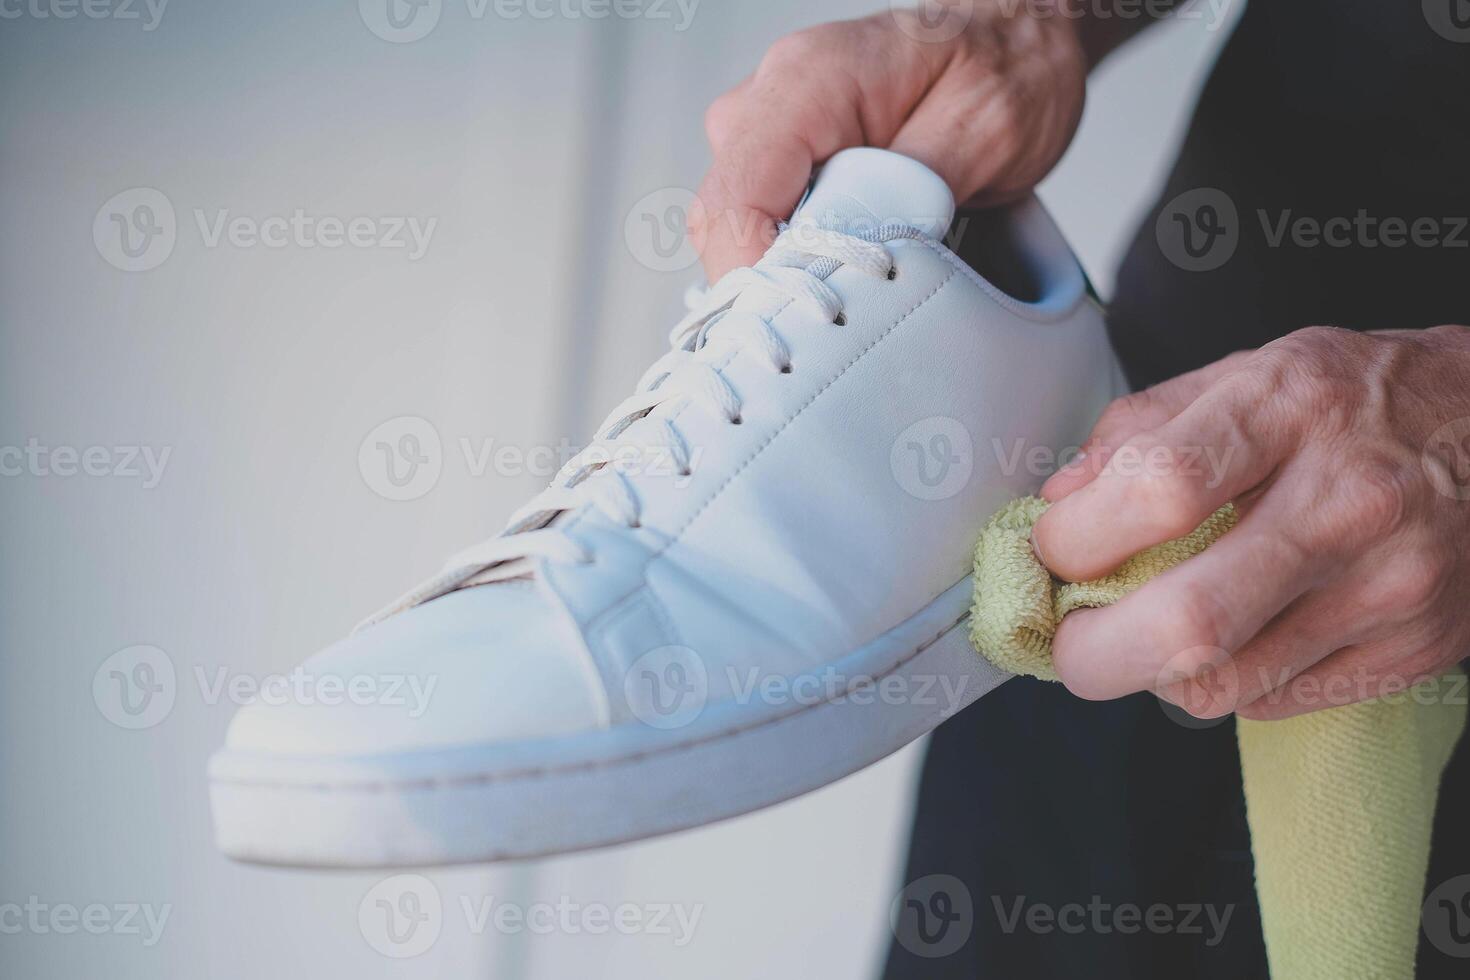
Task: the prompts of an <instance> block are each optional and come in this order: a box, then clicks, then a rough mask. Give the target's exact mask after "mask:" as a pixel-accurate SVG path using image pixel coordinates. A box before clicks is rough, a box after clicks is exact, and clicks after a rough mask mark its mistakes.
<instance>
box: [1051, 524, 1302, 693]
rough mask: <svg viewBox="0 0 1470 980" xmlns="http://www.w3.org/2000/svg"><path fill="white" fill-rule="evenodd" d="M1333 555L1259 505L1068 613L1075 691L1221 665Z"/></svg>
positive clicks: (1057, 650) (1065, 627) (1149, 684)
mask: <svg viewBox="0 0 1470 980" xmlns="http://www.w3.org/2000/svg"><path fill="white" fill-rule="evenodd" d="M1330 560H1331V559H1330V556H1324V555H1316V554H1311V553H1309V552H1307V551H1306V550H1305V549H1302V548H1300V547H1298V546H1296V545H1295V544H1293V543H1292V541H1291V539H1290V537H1289V536H1288V535H1286V534H1283V533H1282V532H1281V527H1280V524H1279V523H1278V522H1277V521H1275V520H1273V519H1272V515H1270V514H1269V513H1265V512H1261V511H1257V512H1256V513H1253V514H1252V515H1251V516H1250V517H1249V518H1248V519H1246V520H1244V521H1242V522H1241V524H1240V525H1239V526H1237V527H1236V528H1234V529H1233V530H1231V531H1230V532H1228V533H1227V534H1225V535H1224V536H1223V537H1222V538H1220V540H1219V541H1217V542H1215V543H1214V544H1213V545H1211V546H1210V547H1209V548H1208V549H1206V550H1205V551H1203V552H1201V553H1200V554H1198V555H1196V556H1194V557H1193V558H1190V559H1188V560H1187V561H1185V562H1183V563H1182V564H1180V565H1178V566H1177V567H1175V568H1173V569H1170V570H1169V571H1167V572H1165V573H1164V574H1162V575H1160V576H1159V577H1157V578H1156V579H1154V580H1152V581H1150V582H1148V583H1147V584H1145V585H1144V586H1142V587H1141V588H1139V589H1138V590H1137V591H1135V592H1132V593H1130V594H1129V595H1127V596H1124V597H1123V598H1122V599H1121V600H1119V601H1118V602H1117V603H1116V604H1114V605H1112V606H1109V607H1107V608H1104V609H1094V610H1083V611H1079V612H1075V613H1072V614H1071V615H1069V616H1067V617H1066V619H1064V620H1063V621H1062V623H1061V626H1060V627H1059V628H1058V630H1057V635H1056V637H1055V639H1054V641H1053V644H1052V654H1053V660H1054V663H1055V665H1056V669H1057V673H1058V675H1060V677H1061V679H1062V681H1063V682H1064V683H1065V684H1066V685H1067V687H1068V689H1069V690H1071V691H1072V692H1073V693H1075V694H1077V695H1079V696H1081V697H1084V698H1087V699H1089V700H1101V699H1107V698H1116V697H1122V696H1123V695H1125V694H1131V693H1133V692H1135V691H1145V690H1156V689H1158V688H1160V687H1163V686H1167V685H1168V684H1171V683H1176V682H1178V681H1181V680H1185V679H1187V678H1189V677H1192V676H1195V675H1196V674H1198V673H1201V672H1203V671H1205V670H1207V669H1209V668H1211V666H1214V667H1215V668H1219V667H1220V666H1221V665H1222V663H1224V662H1225V661H1227V660H1228V659H1229V657H1230V656H1231V654H1232V653H1233V652H1234V651H1236V650H1239V649H1240V648H1241V647H1243V646H1245V644H1246V643H1247V641H1249V640H1250V639H1251V638H1252V637H1253V636H1255V635H1256V634H1257V633H1258V632H1259V631H1260V630H1261V629H1262V627H1263V626H1265V625H1266V624H1267V623H1268V622H1270V621H1271V620H1272V619H1273V618H1275V617H1276V616H1277V615H1278V614H1279V613H1280V612H1281V611H1282V610H1283V609H1285V608H1286V607H1287V606H1288V605H1289V604H1291V603H1292V602H1293V601H1294V600H1296V599H1297V598H1298V597H1299V596H1300V595H1302V594H1303V593H1304V592H1305V591H1306V590H1307V589H1308V588H1309V587H1311V585H1312V584H1313V583H1314V582H1315V581H1316V580H1317V579H1318V576H1319V573H1320V572H1321V570H1322V568H1323V567H1324V564H1325V563H1328V562H1330ZM1225 710H1226V711H1228V710H1229V707H1228V706H1226V707H1225Z"/></svg>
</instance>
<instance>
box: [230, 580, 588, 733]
mask: <svg viewBox="0 0 1470 980" xmlns="http://www.w3.org/2000/svg"><path fill="white" fill-rule="evenodd" d="M281 680H282V683H280V684H274V685H270V686H266V685H263V686H262V689H261V691H260V694H259V696H258V697H257V698H256V699H255V700H254V701H253V702H252V703H249V704H247V705H246V706H245V707H243V708H242V709H241V710H240V711H239V712H238V713H237V714H236V716H235V719H234V721H233V722H232V723H231V725H230V730H229V734H228V736H227V738H226V746H227V747H228V748H229V749H235V750H243V751H254V752H269V753H288V754H292V755H310V756H316V755H321V756H332V755H372V754H379V753H390V752H404V751H414V750H427V749H439V748H451V747H456V746H465V745H475V744H484V743H487V742H507V741H516V740H523V739H530V738H540V737H550V736H557V735H569V734H573V733H576V732H579V731H585V730H588V729H592V728H595V727H598V726H599V725H600V724H601V723H602V722H603V719H604V718H605V717H606V706H605V699H604V698H603V696H602V695H601V693H600V689H599V686H598V685H597V682H596V679H595V670H594V668H593V667H592V666H591V664H590V663H589V662H588V661H587V659H586V655H585V653H584V652H583V650H582V647H581V644H580V641H579V640H578V639H577V637H576V635H575V632H574V631H573V630H571V629H570V628H569V627H567V626H566V625H565V624H564V623H563V621H562V619H561V617H560V615H559V614H558V613H557V611H556V610H554V609H553V608H552V607H551V606H550V604H549V603H548V602H547V601H546V600H545V599H544V598H543V597H542V595H541V594H540V592H539V591H538V590H537V589H536V588H535V586H534V584H533V583H530V582H508V583H498V584H495V585H489V586H478V587H475V588H470V589H463V590H461V591H459V592H454V593H451V594H449V595H447V596H444V597H442V598H439V599H436V600H434V601H432V602H429V603H425V604H424V605H422V606H417V607H415V608H413V609H410V610H407V611H406V612H403V613H399V614H398V615H395V616H392V617H390V618H388V619H386V620H384V621H382V622H381V623H378V624H376V625H374V626H371V627H369V628H368V629H366V630H363V631H362V632H359V633H357V634H354V635H353V636H350V637H348V638H347V639H345V640H342V641H340V642H338V643H336V644H334V645H332V646H330V647H328V648H327V649H325V650H323V651H322V652H321V653H319V654H317V655H316V656H314V657H311V658H310V659H308V660H307V661H306V662H305V663H303V664H302V665H301V666H300V667H299V668H297V669H296V670H295V671H293V672H292V673H291V674H288V675H286V676H285V677H284V678H281Z"/></svg>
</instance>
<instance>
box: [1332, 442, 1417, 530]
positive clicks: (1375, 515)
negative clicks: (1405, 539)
mask: <svg viewBox="0 0 1470 980" xmlns="http://www.w3.org/2000/svg"><path fill="white" fill-rule="evenodd" d="M1412 479H1413V478H1412V476H1411V475H1410V474H1409V473H1408V472H1406V467H1405V466H1404V465H1403V464H1401V463H1398V462H1396V461H1389V460H1383V459H1367V460H1364V461H1363V462H1360V463H1359V464H1358V465H1356V466H1354V467H1353V468H1352V469H1351V470H1350V471H1349V475H1348V477H1347V479H1345V480H1344V482H1343V490H1342V493H1343V495H1344V497H1345V503H1346V508H1345V513H1346V524H1347V526H1346V527H1344V528H1342V530H1343V531H1345V532H1346V533H1347V534H1348V535H1350V536H1352V537H1359V538H1362V537H1366V538H1368V539H1370V540H1377V539H1381V538H1384V537H1388V536H1389V535H1392V534H1394V533H1396V532H1397V531H1399V530H1401V529H1402V528H1403V527H1404V525H1405V523H1406V522H1407V520H1408V518H1409V515H1410V512H1411V509H1412V508H1411V502H1410V490H1409V488H1410V486H1411V485H1412Z"/></svg>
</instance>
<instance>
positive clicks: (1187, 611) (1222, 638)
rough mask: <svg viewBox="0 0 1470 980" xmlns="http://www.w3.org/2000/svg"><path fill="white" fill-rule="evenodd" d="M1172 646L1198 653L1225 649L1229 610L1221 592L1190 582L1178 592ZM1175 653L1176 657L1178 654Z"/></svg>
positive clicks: (1211, 653) (1212, 652)
mask: <svg viewBox="0 0 1470 980" xmlns="http://www.w3.org/2000/svg"><path fill="white" fill-rule="evenodd" d="M1173 621H1174V622H1173V629H1172V630H1170V633H1171V634H1172V644H1171V645H1172V647H1173V649H1175V650H1179V651H1193V652H1194V655H1195V656H1201V655H1203V654H1206V653H1207V654H1209V655H1216V654H1218V653H1219V652H1222V651H1224V650H1225V649H1226V641H1227V640H1228V639H1229V637H1228V635H1227V633H1228V628H1229V627H1228V624H1229V614H1228V611H1227V610H1226V608H1225V605H1224V603H1223V602H1222V601H1221V600H1220V597H1219V595H1217V594H1216V593H1215V592H1214V591H1212V590H1210V589H1207V588H1205V587H1203V586H1201V585H1198V584H1195V583H1190V584H1187V585H1185V586H1184V587H1183V588H1182V589H1181V590H1180V593H1179V596H1178V605H1177V608H1176V609H1175V613H1174V617H1173ZM1179 656H1180V655H1179V654H1176V655H1175V657H1176V660H1177V658H1178V657H1179Z"/></svg>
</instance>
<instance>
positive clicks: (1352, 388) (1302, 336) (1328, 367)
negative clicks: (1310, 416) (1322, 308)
mask: <svg viewBox="0 0 1470 980" xmlns="http://www.w3.org/2000/svg"><path fill="white" fill-rule="evenodd" d="M1361 342H1362V341H1361V338H1360V337H1358V336H1357V335H1356V334H1354V333H1353V332H1352V331H1350V330H1343V329H1341V328H1339V327H1305V328H1303V329H1301V330H1298V331H1296V332H1295V333H1291V334H1288V335H1287V336H1285V337H1283V338H1281V339H1280V340H1276V341H1273V342H1272V343H1270V344H1267V345H1266V346H1265V347H1263V348H1261V351H1260V355H1261V356H1260V362H1259V363H1260V365H1261V366H1262V368H1263V369H1264V370H1263V375H1264V376H1263V377H1262V378H1261V379H1260V380H1262V381H1263V382H1264V384H1265V386H1266V387H1267V389H1268V390H1269V391H1271V392H1274V393H1276V394H1277V395H1278V396H1281V395H1284V396H1285V397H1286V398H1288V399H1289V400H1290V401H1291V402H1293V403H1295V404H1299V405H1302V406H1307V407H1311V408H1314V409H1318V410H1320V409H1322V408H1323V407H1326V408H1328V409H1339V408H1341V407H1344V406H1349V405H1350V404H1351V403H1352V401H1353V397H1354V394H1355V392H1356V391H1357V388H1358V384H1359V381H1360V377H1359V372H1357V371H1356V370H1355V368H1354V367H1353V365H1354V364H1355V363H1356V362H1357V359H1356V358H1353V357H1349V356H1346V355H1348V354H1349V352H1350V350H1351V349H1352V348H1353V346H1354V345H1356V344H1359V343H1361Z"/></svg>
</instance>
